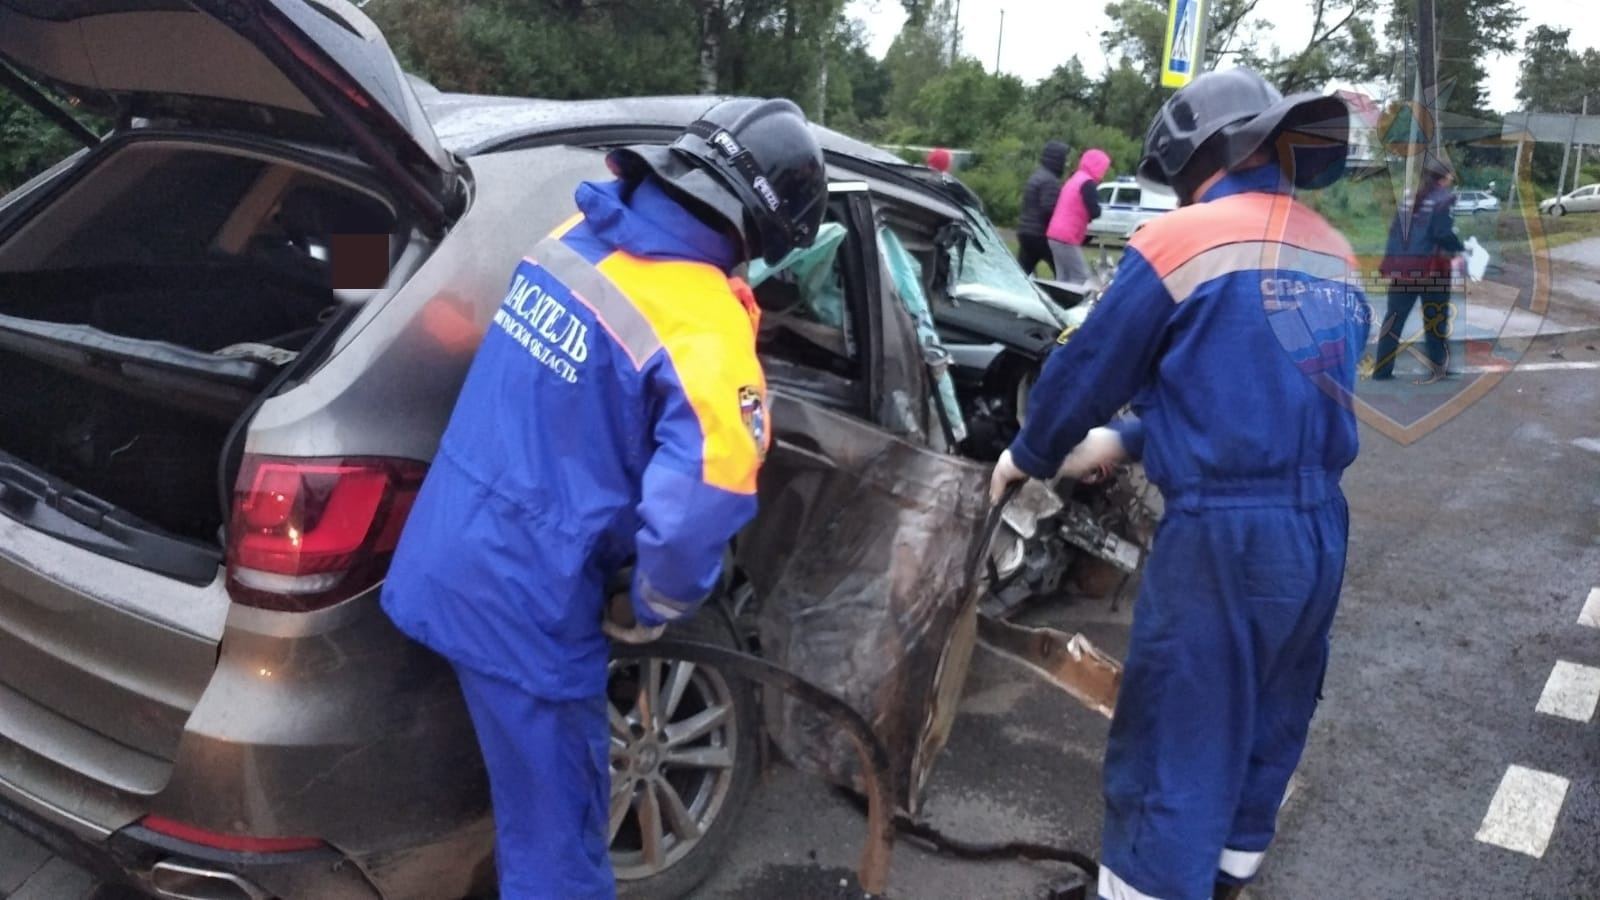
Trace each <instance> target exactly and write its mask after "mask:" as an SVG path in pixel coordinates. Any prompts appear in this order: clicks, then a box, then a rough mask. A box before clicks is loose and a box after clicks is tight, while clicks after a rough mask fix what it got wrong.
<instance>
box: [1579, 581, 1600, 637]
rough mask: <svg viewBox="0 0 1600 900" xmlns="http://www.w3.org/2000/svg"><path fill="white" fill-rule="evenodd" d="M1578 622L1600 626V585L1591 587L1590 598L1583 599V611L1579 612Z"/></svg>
mask: <svg viewBox="0 0 1600 900" xmlns="http://www.w3.org/2000/svg"><path fill="white" fill-rule="evenodd" d="M1578 624H1579V625H1587V626H1589V627H1590V628H1600V587H1597V588H1590V589H1589V599H1587V600H1585V601H1583V612H1580V613H1578Z"/></svg>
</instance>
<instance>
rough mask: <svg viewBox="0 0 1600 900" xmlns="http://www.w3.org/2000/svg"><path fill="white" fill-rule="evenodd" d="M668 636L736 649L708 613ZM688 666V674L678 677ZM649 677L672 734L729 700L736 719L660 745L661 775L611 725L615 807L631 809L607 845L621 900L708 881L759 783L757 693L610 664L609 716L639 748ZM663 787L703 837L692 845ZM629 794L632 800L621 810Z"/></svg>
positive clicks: (700, 677)
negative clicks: (678, 683) (652, 824)
mask: <svg viewBox="0 0 1600 900" xmlns="http://www.w3.org/2000/svg"><path fill="white" fill-rule="evenodd" d="M667 633H668V634H669V635H670V636H672V637H676V638H682V639H684V640H691V641H701V642H704V643H712V644H717V645H718V646H723V647H729V648H734V649H739V643H738V640H737V637H736V636H735V635H734V633H733V631H732V629H731V627H730V625H729V623H728V619H727V618H726V617H725V616H723V615H722V614H721V611H720V610H718V609H714V608H712V606H711V605H710V604H709V603H708V604H707V605H706V606H705V607H704V608H703V609H701V610H700V611H699V613H698V614H697V615H696V616H695V617H694V618H692V619H690V620H688V621H687V622H683V623H680V624H678V625H674V626H673V627H672V628H670V629H669V630H668V632H667ZM685 666H687V667H688V669H687V672H685V670H684V669H683V668H681V667H685ZM652 668H653V669H654V671H655V672H656V678H655V680H656V684H657V685H658V686H659V689H658V691H657V697H658V698H660V699H661V700H662V701H663V702H662V703H661V704H659V705H660V706H670V707H671V708H670V709H669V710H668V711H667V716H666V719H667V721H666V723H665V724H666V725H667V726H668V727H669V728H670V726H671V725H673V724H682V723H685V722H689V721H691V720H694V719H695V718H696V717H697V716H703V715H704V714H705V713H706V712H708V711H709V710H710V709H711V708H712V707H713V706H714V705H720V704H721V703H722V702H723V698H724V697H725V700H726V703H727V704H728V706H729V708H730V710H731V714H729V715H727V716H725V717H724V719H723V720H722V722H721V724H718V725H716V726H714V727H712V728H710V729H708V730H707V731H706V732H705V733H704V734H702V735H700V736H698V737H695V738H693V739H686V740H683V742H682V744H680V745H678V746H677V747H676V748H674V746H673V745H672V742H671V741H667V740H663V741H660V742H659V743H658V744H657V745H655V746H656V747H657V748H658V750H659V766H657V765H656V762H655V760H656V757H649V758H644V756H645V754H644V753H643V751H637V750H633V749H630V748H626V747H625V746H624V744H623V741H622V740H620V738H619V735H618V731H619V728H620V727H622V726H621V725H618V724H617V717H616V716H615V715H614V716H613V718H612V721H613V723H614V726H613V729H612V746H613V755H612V785H613V792H614V793H613V800H616V801H619V802H626V803H627V806H626V807H623V809H622V818H621V821H620V823H618V825H617V827H614V828H613V830H612V842H611V864H612V868H613V870H614V871H615V872H616V874H617V894H618V897H619V898H620V900H677V898H680V897H683V896H686V895H688V894H689V893H690V892H691V891H693V890H694V889H695V888H696V887H698V886H699V885H700V883H701V882H703V881H705V880H706V878H707V877H708V876H709V875H710V874H711V873H712V872H713V871H715V870H716V868H717V866H718V864H719V863H720V862H721V861H722V858H723V857H724V856H726V855H727V853H728V851H729V849H731V848H732V846H733V843H734V841H735V840H736V838H737V835H738V833H739V820H740V819H741V818H742V817H743V814H744V811H745V808H746V807H747V806H748V805H749V803H750V796H751V793H752V792H753V791H754V790H755V784H756V778H757V776H758V775H759V774H760V773H759V769H760V766H761V760H760V742H759V733H760V728H761V717H760V713H759V710H758V708H757V705H756V693H755V691H754V690H753V689H752V688H751V686H750V684H749V683H748V682H745V681H742V680H739V679H734V678H726V677H724V676H723V675H722V674H721V673H719V672H717V671H715V670H714V669H712V668H710V667H706V666H697V665H692V664H689V663H684V662H678V661H672V660H659V659H656V660H651V659H641V660H629V661H613V662H612V677H611V683H610V685H609V688H608V693H609V695H610V699H611V705H612V709H613V711H614V712H616V713H619V714H620V715H622V716H623V719H624V723H623V724H625V725H626V726H627V727H628V728H629V729H630V731H631V732H633V733H634V735H635V737H636V739H642V738H643V737H644V735H643V734H642V728H640V722H639V721H638V720H639V719H641V718H642V715H641V713H640V710H641V708H642V706H643V705H642V704H640V703H638V701H637V698H638V697H639V696H640V695H641V693H642V691H641V690H640V688H641V687H642V679H641V674H642V673H644V672H648V671H651V670H652ZM675 678H681V679H683V680H684V683H683V686H682V688H681V691H680V694H679V699H678V701H677V702H676V703H668V702H666V701H667V700H668V699H669V697H670V694H671V693H672V684H673V680H674V679H675ZM713 718H715V717H713ZM730 728H731V731H730ZM694 730H695V728H692V727H691V728H690V729H688V731H690V732H692V731H694ZM636 746H637V745H636ZM675 752H676V753H677V755H678V756H679V757H680V759H684V758H686V757H685V754H688V753H694V754H696V755H695V757H694V760H693V761H692V762H688V763H684V764H681V765H679V766H674V765H673V764H672V762H671V760H672V758H673V755H674V753H675ZM723 759H728V765H727V766H726V767H725V768H724V767H722V766H721V765H714V766H711V765H708V766H702V765H699V763H718V764H720V763H721V762H722V760H723ZM619 777H626V778H629V779H631V781H630V782H628V783H627V787H624V786H623V785H622V784H621V783H619V781H618V779H619ZM663 785H665V786H666V788H665V790H670V791H671V792H672V794H673V795H674V796H675V797H677V799H678V806H679V807H680V808H681V809H682V810H683V811H684V812H685V813H687V814H688V815H689V818H690V820H691V821H692V822H693V824H694V826H695V830H697V831H698V832H699V833H698V836H697V837H687V836H686V835H685V833H684V832H685V831H686V829H684V828H683V825H682V823H681V822H680V823H676V824H675V823H674V822H673V821H672V815H671V812H670V808H671V805H672V804H671V803H670V800H669V799H668V798H667V795H666V793H664V788H663ZM647 789H649V790H653V791H654V792H655V799H654V800H653V801H647V800H645V791H646V790H647ZM623 791H627V796H628V797H629V798H630V799H627V800H626V801H622V800H621V798H622V796H623V794H622V792H623ZM651 802H653V803H654V804H655V809H656V810H657V812H656V813H655V816H656V817H657V820H658V821H659V822H660V825H661V827H660V828H659V829H658V830H657V834H658V835H659V837H658V838H657V840H656V843H655V846H656V848H657V849H656V852H655V854H654V857H655V858H654V860H652V859H651V858H650V854H648V853H647V852H646V849H645V848H646V843H645V841H644V833H645V823H646V821H647V818H648V817H649V809H650V805H649V804H650V803H651ZM613 809H614V810H615V809H616V807H615V806H614V807H613Z"/></svg>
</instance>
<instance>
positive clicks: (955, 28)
mask: <svg viewBox="0 0 1600 900" xmlns="http://www.w3.org/2000/svg"><path fill="white" fill-rule="evenodd" d="M960 48H961V0H956V17H955V19H954V21H952V22H951V23H950V65H952V66H953V65H955V64H956V54H957V53H959V52H960Z"/></svg>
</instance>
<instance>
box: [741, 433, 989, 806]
mask: <svg viewBox="0 0 1600 900" xmlns="http://www.w3.org/2000/svg"><path fill="white" fill-rule="evenodd" d="M788 412H789V414H791V415H796V416H803V417H805V419H807V421H805V422H804V423H795V422H791V425H803V427H799V428H798V429H797V430H798V431H800V432H802V433H808V434H813V435H818V434H820V435H826V436H827V438H828V439H827V440H826V441H823V442H822V443H824V444H826V445H828V447H827V449H826V450H825V451H820V452H819V451H815V450H809V449H808V450H806V451H804V452H802V451H800V450H799V449H798V448H792V449H790V450H788V451H787V452H783V451H784V448H779V450H780V452H777V453H774V454H773V455H772V457H770V458H769V460H768V464H767V466H766V467H764V470H763V477H767V476H768V474H769V472H768V471H767V470H769V469H770V470H771V474H772V475H773V476H774V477H780V478H782V479H783V481H784V483H785V485H786V487H785V490H784V491H782V492H780V493H779V495H778V496H776V497H773V498H771V500H770V501H769V500H768V499H767V497H766V495H763V505H764V507H767V509H765V510H764V513H765V515H764V518H765V519H766V520H767V521H768V522H779V523H781V528H774V529H769V530H763V531H760V532H758V533H756V534H752V535H750V537H751V538H752V539H753V541H754V544H755V546H758V547H766V548H771V549H770V550H767V551H765V552H764V555H766V556H767V557H768V558H769V559H770V558H773V557H774V556H777V557H781V558H782V563H781V564H780V565H779V566H778V567H777V569H776V570H775V571H768V572H765V573H753V581H754V582H755V584H754V587H755V589H756V593H757V596H758V598H759V599H760V607H759V613H758V616H757V625H758V630H759V635H760V640H761V649H762V655H763V656H764V657H766V658H767V659H770V660H772V661H773V662H774V663H776V664H778V665H779V666H782V667H783V668H785V669H787V670H789V671H791V672H793V673H795V674H796V675H798V676H800V677H801V678H804V679H806V680H807V681H810V682H811V683H813V684H815V685H817V686H818V687H820V688H822V689H823V690H826V691H828V692H830V693H832V694H835V695H836V696H838V697H840V698H842V699H844V700H845V701H846V702H848V703H849V704H850V705H851V706H852V707H854V708H855V709H856V710H857V711H858V712H860V713H861V714H862V715H863V716H865V717H866V718H867V720H868V721H869V722H870V723H871V724H872V727H873V730H874V731H875V733H876V734H877V736H878V739H879V740H881V741H882V742H883V745H884V747H885V749H886V750H887V751H888V753H889V756H890V759H891V770H892V773H893V774H892V784H893V789H894V794H895V800H896V803H897V804H898V805H899V806H900V807H901V808H902V809H903V810H905V811H907V812H909V813H913V814H914V813H915V812H916V810H917V807H918V805H919V799H920V794H921V791H922V788H923V785H924V784H925V783H926V781H927V778H928V775H929V773H930V772H931V770H932V765H933V760H934V758H935V757H936V756H937V754H938V751H939V750H940V749H941V748H942V747H943V745H944V742H945V739H946V737H947V736H948V734H949V727H950V723H951V721H952V720H953V719H954V716H955V708H956V703H957V700H958V699H959V697H960V695H961V690H962V688H963V687H964V685H965V683H966V676H967V668H968V662H969V660H970V657H971V653H972V648H973V644H974V641H975V640H976V621H975V618H976V609H977V597H978V592H979V590H980V586H981V574H980V575H979V577H976V578H970V579H969V577H968V575H969V571H977V572H978V573H981V572H982V567H981V566H977V565H974V564H972V558H973V556H974V555H981V554H983V553H985V552H987V549H988V548H987V547H986V546H982V545H983V544H984V543H985V541H984V535H983V524H984V516H985V513H986V512H987V511H988V500H987V485H988V476H989V473H988V470H987V468H986V467H984V466H981V465H979V464H976V463H972V462H969V461H966V460H963V459H960V458H957V457H953V456H948V455H944V454H939V453H934V452H931V451H929V450H927V449H925V448H922V447H919V446H916V445H914V444H911V443H909V442H906V441H902V440H898V439H895V438H892V437H890V436H888V435H886V434H884V433H883V432H882V431H879V430H876V429H866V428H861V427H860V426H859V425H858V424H856V423H852V422H851V421H850V420H849V419H847V418H846V417H843V416H839V415H837V414H834V413H830V412H828V411H825V410H822V409H820V408H818V407H814V406H810V405H796V406H794V407H790V409H789V410H788ZM783 470H789V471H783ZM780 542H781V544H782V546H781V547H780V546H778V545H779V543H780ZM773 551H775V552H773ZM767 701H768V702H767V704H766V717H767V728H768V731H769V733H770V734H771V735H772V737H773V739H774V741H775V743H776V744H777V746H778V748H779V750H780V751H781V752H782V753H783V754H784V755H785V756H786V757H787V758H788V759H789V760H790V761H791V762H793V763H794V764H795V765H796V766H797V767H798V768H800V769H801V770H803V771H807V772H810V773H813V774H816V775H819V776H821V777H823V778H825V779H827V780H829V781H832V782H834V783H836V784H840V785H843V786H846V787H850V788H853V789H856V790H861V789H862V787H863V785H862V780H861V771H860V764H859V762H858V757H857V754H856V750H855V748H854V747H853V746H851V744H850V742H849V739H848V738H847V737H846V736H845V735H844V734H842V733H841V731H840V729H839V728H838V727H837V726H836V725H834V724H833V723H832V722H831V721H830V720H829V719H828V718H827V717H825V716H821V715H818V714H817V713H816V712H815V711H813V710H811V709H808V708H807V707H806V706H804V705H803V704H800V703H796V702H795V701H793V700H792V699H791V698H787V697H782V696H773V695H771V694H769V695H768V697H767Z"/></svg>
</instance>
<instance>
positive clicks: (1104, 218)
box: [1089, 175, 1178, 241]
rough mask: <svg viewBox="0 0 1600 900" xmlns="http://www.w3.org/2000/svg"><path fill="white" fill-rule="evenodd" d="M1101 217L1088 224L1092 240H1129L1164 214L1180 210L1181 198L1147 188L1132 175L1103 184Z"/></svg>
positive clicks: (1167, 192)
mask: <svg viewBox="0 0 1600 900" xmlns="http://www.w3.org/2000/svg"><path fill="white" fill-rule="evenodd" d="M1099 190H1100V218H1098V219H1095V220H1094V221H1093V222H1090V223H1089V240H1091V241H1094V240H1101V241H1104V240H1110V241H1126V240H1127V239H1128V238H1130V237H1132V236H1133V233H1134V232H1135V231H1138V230H1139V229H1140V228H1141V227H1143V226H1144V223H1146V222H1148V221H1150V220H1151V219H1154V218H1155V217H1156V216H1159V215H1161V214H1162V213H1164V212H1168V211H1170V210H1174V209H1177V208H1178V195H1176V194H1174V193H1173V192H1172V191H1170V190H1167V189H1165V188H1160V187H1154V186H1152V187H1145V186H1143V185H1141V184H1139V182H1138V180H1137V179H1135V178H1134V177H1133V176H1131V175H1124V176H1122V177H1121V178H1117V179H1115V180H1114V181H1108V182H1106V183H1104V184H1102V185H1100V189H1099Z"/></svg>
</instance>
